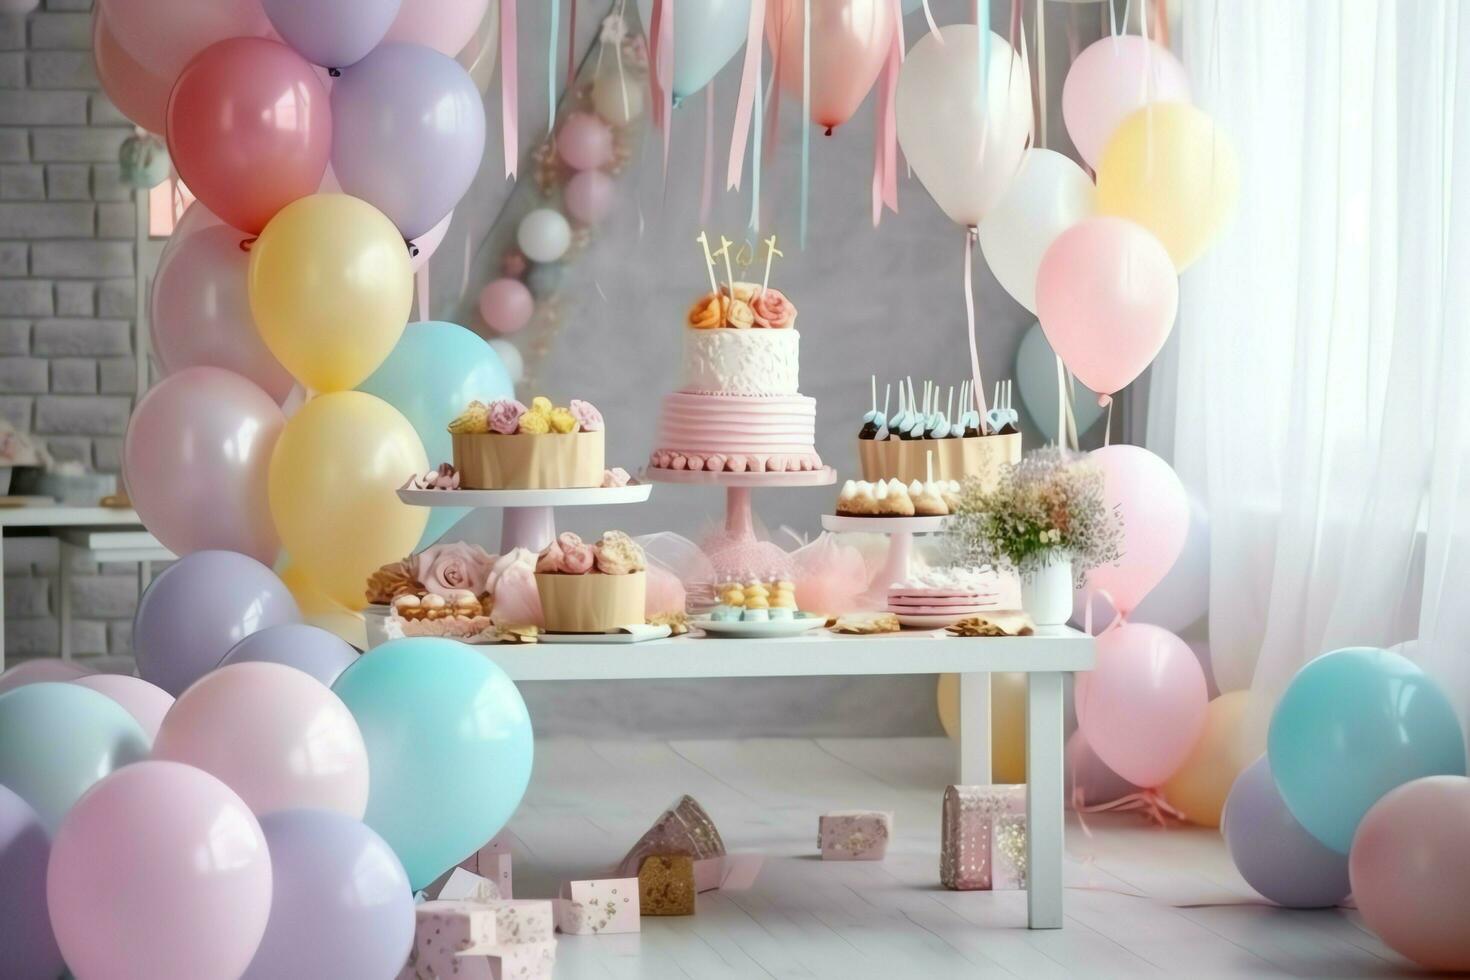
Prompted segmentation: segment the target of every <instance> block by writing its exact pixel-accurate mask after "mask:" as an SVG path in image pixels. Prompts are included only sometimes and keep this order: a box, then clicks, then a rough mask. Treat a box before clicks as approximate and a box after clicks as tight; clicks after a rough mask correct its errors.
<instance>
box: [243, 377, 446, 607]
mask: <svg viewBox="0 0 1470 980" xmlns="http://www.w3.org/2000/svg"><path fill="white" fill-rule="evenodd" d="M428 466H429V460H428V456H427V454H426V453H425V452H424V444H423V443H422V442H420V441H419V437H418V434H417V433H416V432H414V430H413V426H411V425H409V423H408V420H407V419H405V418H404V417H403V416H402V415H401V414H399V412H398V410H397V409H396V408H394V407H393V406H392V405H389V404H388V403H387V402H385V401H382V400H380V399H378V398H374V397H373V396H372V395H368V394H364V393H363V392H360V391H339V392H335V393H333V394H330V395H321V396H319V397H317V398H313V399H312V400H311V401H309V402H307V403H306V404H305V405H303V406H302V407H301V410H300V411H298V412H297V413H296V414H295V415H293V416H291V418H290V419H288V420H287V422H286V428H285V431H283V432H282V433H281V436H280V438H279V439H278V440H277V441H276V448H275V452H274V453H272V454H271V470H270V502H271V516H272V517H274V518H275V522H276V530H277V531H278V532H280V535H281V543H282V544H283V545H284V546H285V548H286V549H287V550H288V551H289V552H290V553H291V560H292V564H294V565H297V566H299V568H300V570H301V572H302V573H303V574H304V575H305V576H306V578H307V579H308V580H309V581H310V582H311V583H313V584H314V585H315V586H316V588H317V589H318V590H319V591H320V592H321V593H322V595H324V596H326V597H327V598H328V599H331V600H332V601H333V602H337V603H340V604H341V605H343V606H345V607H347V608H348V609H349V610H357V609H361V608H363V606H365V605H367V600H366V597H365V595H364V589H365V588H366V586H367V579H368V576H369V575H371V574H372V573H373V572H375V571H377V570H378V569H379V568H381V567H382V566H383V565H386V564H387V563H388V562H391V561H397V560H398V559H400V558H402V557H403V556H404V555H406V554H408V553H409V552H411V551H412V550H413V547H414V545H416V544H417V543H418V540H419V537H420V536H421V535H422V534H423V533H424V526H425V524H427V523H428V520H429V511H428V509H427V508H424V507H410V506H409V505H408V504H405V503H403V502H402V501H401V500H399V499H398V493H397V490H398V488H399V487H401V486H402V485H403V483H404V481H406V480H407V479H408V478H409V476H411V475H412V474H414V473H419V472H422V471H423V470H425V469H427V468H428Z"/></svg>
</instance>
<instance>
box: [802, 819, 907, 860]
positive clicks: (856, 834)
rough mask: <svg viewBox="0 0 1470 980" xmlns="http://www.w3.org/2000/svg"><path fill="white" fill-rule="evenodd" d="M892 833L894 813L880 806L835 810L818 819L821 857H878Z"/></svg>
mask: <svg viewBox="0 0 1470 980" xmlns="http://www.w3.org/2000/svg"><path fill="white" fill-rule="evenodd" d="M892 836H893V814H891V813H888V812H885V811H882V810H838V811H834V812H832V813H824V814H822V816H821V817H819V818H818V819H817V846H818V847H819V848H821V851H822V860H823V861H881V860H883V855H884V854H886V853H887V852H888V839H889V838H890V837H892Z"/></svg>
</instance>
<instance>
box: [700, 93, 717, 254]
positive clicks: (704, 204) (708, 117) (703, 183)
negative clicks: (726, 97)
mask: <svg viewBox="0 0 1470 980" xmlns="http://www.w3.org/2000/svg"><path fill="white" fill-rule="evenodd" d="M714 181H715V80H714V79H713V78H712V79H710V82H709V84H708V85H706V86H705V87H704V175H703V177H702V178H701V180H700V184H699V223H700V225H701V226H702V225H705V224H707V223H708V222H709V208H710V198H711V195H712V193H713V191H714V187H713V185H714Z"/></svg>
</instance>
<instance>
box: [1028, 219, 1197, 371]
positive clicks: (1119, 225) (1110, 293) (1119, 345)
mask: <svg viewBox="0 0 1470 980" xmlns="http://www.w3.org/2000/svg"><path fill="white" fill-rule="evenodd" d="M1178 312H1179V278H1178V276H1177V275H1176V274H1175V272H1174V263H1173V262H1172V261H1171V260H1170V258H1169V253H1168V252H1167V251H1165V250H1164V246H1163V245H1161V244H1159V240H1158V239H1157V238H1155V237H1154V236H1153V235H1150V234H1149V233H1148V232H1147V231H1145V230H1144V229H1143V228H1141V227H1140V226H1138V225H1136V224H1134V223H1133V222H1131V221H1125V220H1123V219H1122V218H1110V217H1102V218H1087V219H1085V220H1083V221H1079V222H1078V223H1077V224H1075V225H1073V226H1072V227H1071V228H1068V229H1067V230H1066V231H1064V232H1062V233H1061V234H1060V235H1058V236H1057V237H1056V240H1055V241H1053V242H1052V243H1051V246H1050V247H1049V248H1048V249H1047V250H1046V254H1045V255H1043V256H1042V258H1041V266H1040V268H1039V269H1037V272H1036V316H1037V319H1039V320H1040V321H1041V329H1042V331H1043V332H1044V333H1045V334H1046V340H1047V343H1049V344H1051V348H1052V350H1054V351H1056V352H1057V353H1058V354H1059V355H1061V358H1062V360H1063V361H1064V362H1066V365H1067V367H1069V368H1071V370H1072V373H1073V374H1075V375H1076V376H1077V380H1078V381H1080V382H1082V383H1083V384H1084V385H1086V386H1087V387H1089V388H1091V389H1092V390H1093V391H1096V392H1099V393H1100V394H1103V395H1112V393H1113V392H1115V391H1118V390H1119V389H1121V388H1123V387H1124V386H1126V385H1127V384H1128V383H1129V382H1131V381H1132V380H1133V379H1134V378H1136V377H1138V375H1139V374H1141V373H1142V372H1143V369H1144V368H1146V367H1148V366H1149V363H1150V362H1152V361H1153V359H1154V357H1155V356H1157V355H1158V353H1159V349H1160V348H1162V347H1163V346H1164V341H1165V340H1167V339H1168V337H1169V331H1170V330H1173V329H1174V317H1175V315H1176V314H1177V313H1178Z"/></svg>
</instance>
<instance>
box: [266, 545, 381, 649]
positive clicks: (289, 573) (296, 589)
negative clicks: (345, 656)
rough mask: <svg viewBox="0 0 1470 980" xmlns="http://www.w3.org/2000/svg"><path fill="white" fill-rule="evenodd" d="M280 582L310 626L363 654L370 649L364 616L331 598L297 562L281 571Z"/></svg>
mask: <svg viewBox="0 0 1470 980" xmlns="http://www.w3.org/2000/svg"><path fill="white" fill-rule="evenodd" d="M280 578H281V581H282V582H284V583H285V584H286V588H288V589H290V590H291V595H292V597H293V598H295V600H296V605H297V606H298V607H300V609H301V618H302V620H303V621H304V622H306V623H307V625H309V626H315V627H317V628H318V629H324V630H326V631H327V632H328V633H335V634H337V635H338V636H340V637H341V638H342V639H344V640H346V641H347V642H348V643H350V644H352V645H353V646H355V647H357V648H358V649H359V650H366V649H367V623H366V622H364V620H363V618H362V613H360V612H353V611H352V610H351V609H348V608H347V607H346V606H344V605H342V604H341V603H337V602H333V601H332V600H331V599H329V598H327V596H326V595H325V594H324V593H323V592H322V591H321V590H320V589H318V588H317V587H316V583H315V582H313V581H312V580H311V579H310V578H309V577H307V574H306V573H305V572H303V571H302V570H301V567H300V566H299V565H297V564H296V563H295V562H292V563H290V564H288V565H287V566H286V567H285V568H283V569H281V572H280Z"/></svg>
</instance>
